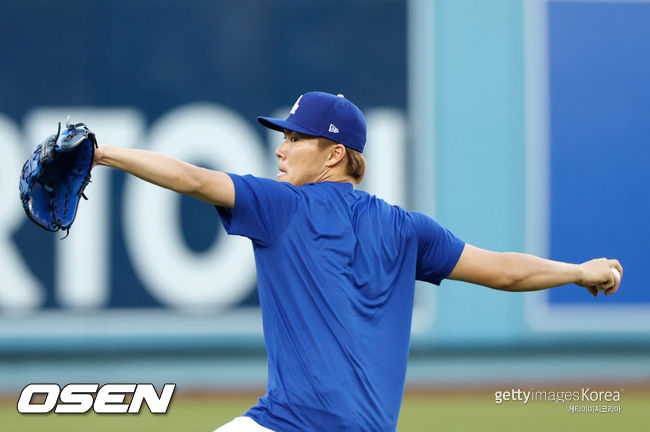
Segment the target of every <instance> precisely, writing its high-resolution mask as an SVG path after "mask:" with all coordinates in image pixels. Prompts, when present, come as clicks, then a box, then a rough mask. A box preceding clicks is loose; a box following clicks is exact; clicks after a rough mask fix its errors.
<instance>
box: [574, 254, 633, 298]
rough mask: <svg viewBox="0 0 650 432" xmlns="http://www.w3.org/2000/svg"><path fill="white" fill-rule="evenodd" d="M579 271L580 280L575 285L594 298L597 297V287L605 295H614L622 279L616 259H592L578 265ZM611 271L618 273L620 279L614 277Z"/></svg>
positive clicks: (620, 267)
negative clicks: (580, 271)
mask: <svg viewBox="0 0 650 432" xmlns="http://www.w3.org/2000/svg"><path fill="white" fill-rule="evenodd" d="M580 269H581V270H582V278H581V280H580V281H578V282H576V285H579V286H582V287H585V288H587V290H588V291H589V292H590V293H591V294H592V295H593V296H594V297H597V296H598V292H599V290H598V288H599V287H600V290H601V291H602V292H604V294H605V295H611V294H614V293H615V292H616V291H618V287H619V286H620V284H621V279H622V278H623V267H622V266H621V263H619V262H618V260H617V259H607V258H598V259H593V260H591V261H586V262H584V263H582V264H580ZM612 269H616V270H617V271H618V274H619V275H620V278H617V277H616V276H615V275H614V272H613V271H612Z"/></svg>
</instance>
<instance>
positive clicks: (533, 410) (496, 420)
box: [0, 389, 650, 432]
mask: <svg viewBox="0 0 650 432" xmlns="http://www.w3.org/2000/svg"><path fill="white" fill-rule="evenodd" d="M255 400H256V397H255V396H253V395H250V396H245V395H233V396H228V395H183V394H180V395H178V396H175V398H174V399H173V401H172V404H171V406H170V409H169V412H168V413H167V414H166V415H152V414H149V413H148V411H147V410H146V408H143V413H141V414H139V415H111V414H104V415H97V414H86V415H54V414H48V415H20V414H18V413H17V412H16V401H15V400H12V399H11V398H4V399H2V403H1V404H0V419H1V420H2V424H1V425H0V430H3V431H20V432H28V431H34V432H36V431H39V432H40V431H49V432H59V431H61V432H63V431H65V432H81V431H84V432H85V431H90V430H92V431H94V432H104V431H106V432H115V431H136V432H146V431H151V432H164V431H183V432H190V431H203V432H210V431H212V430H214V429H215V428H216V427H217V426H219V425H221V424H223V423H225V422H227V421H228V420H230V419H232V418H233V417H235V416H237V415H239V414H240V413H242V412H243V411H244V410H246V408H247V407H249V406H250V405H251V404H253V403H254V402H255ZM590 405H591V406H593V405H594V404H590ZM614 405H617V406H619V407H620V409H621V411H620V413H613V412H610V413H595V412H584V413H582V412H571V411H570V405H569V404H556V403H553V402H548V401H535V402H529V403H528V404H523V403H521V402H513V401H509V402H507V403H502V404H501V405H497V404H496V403H495V399H494V393H493V392H490V391H488V390H485V391H479V390H476V391H471V392H469V393H468V392H451V393H435V394H431V393H428V394H427V393H409V394H407V396H406V398H405V400H404V404H403V407H402V411H401V415H400V420H399V424H398V431H400V432H428V431H448V432H456V431H458V432H460V431H468V432H474V431H487V432H489V431H499V432H508V431H513V432H514V431H517V432H519V431H527V432H537V431H539V432H541V431H572V432H579V431H589V432H597V431H607V432H611V431H621V430H625V431H646V430H650V411H649V408H650V390H648V389H643V390H629V391H627V392H625V393H624V394H623V395H622V396H621V401H620V402H618V403H616V404H614Z"/></svg>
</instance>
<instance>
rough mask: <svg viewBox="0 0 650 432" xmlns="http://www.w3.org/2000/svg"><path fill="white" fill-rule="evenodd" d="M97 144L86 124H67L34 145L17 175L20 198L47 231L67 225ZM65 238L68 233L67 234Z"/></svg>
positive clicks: (39, 224) (33, 219)
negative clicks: (62, 129) (18, 175)
mask: <svg viewBox="0 0 650 432" xmlns="http://www.w3.org/2000/svg"><path fill="white" fill-rule="evenodd" d="M95 147H97V140H96V138H95V134H94V133H92V132H91V131H90V130H89V129H88V128H87V127H86V125H85V124H83V123H77V124H70V121H69V119H68V121H67V122H66V129H65V130H64V131H63V132H61V123H59V129H58V131H57V133H56V135H52V136H49V137H47V138H46V139H45V140H44V141H43V142H42V143H41V144H39V145H37V146H36V148H35V149H34V151H33V152H32V154H31V156H30V157H29V159H27V162H25V165H24V166H23V171H22V173H21V175H20V199H21V200H22V202H23V208H24V209H25V213H27V216H29V218H30V219H31V220H32V221H33V222H34V223H35V224H36V225H38V226H40V227H42V228H45V229H46V230H48V231H58V230H63V231H66V232H67V233H69V232H70V227H71V226H72V223H73V222H74V219H75V216H76V214H77V206H78V205H79V198H80V197H83V198H84V199H88V198H86V196H85V195H84V193H83V191H84V189H85V188H86V186H87V185H88V183H89V182H90V170H91V168H92V163H93V157H94V154H95ZM66 237H67V234H66Z"/></svg>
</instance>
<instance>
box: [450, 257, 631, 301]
mask: <svg viewBox="0 0 650 432" xmlns="http://www.w3.org/2000/svg"><path fill="white" fill-rule="evenodd" d="M611 268H615V269H617V270H618V272H619V274H620V275H621V276H622V275H623V267H621V264H620V263H619V262H618V260H615V259H606V258H600V259H594V260H591V261H587V262H584V263H582V264H567V263H563V262H558V261H551V260H547V259H544V258H539V257H536V256H533V255H528V254H521V253H515V252H492V251H488V250H484V249H480V248H477V247H475V246H472V245H469V244H467V245H465V248H464V249H463V252H462V254H461V256H460V258H459V260H458V263H456V266H455V267H454V269H453V270H452V272H451V273H450V274H449V276H448V277H447V278H448V279H454V280H461V281H465V282H470V283H474V284H479V285H484V286H487V287H490V288H494V289H499V290H504V291H535V290H541V289H545V288H551V287H556V286H560V285H566V284H570V283H575V284H577V285H579V286H582V287H585V288H587V289H588V290H589V292H591V293H592V294H593V295H594V296H596V295H597V294H598V289H597V287H598V286H602V287H603V288H605V289H606V291H605V294H606V295H610V294H614V293H615V292H616V291H617V290H618V286H619V284H620V279H618V280H617V279H616V278H615V277H614V275H613V273H612V271H611V270H610V269H611Z"/></svg>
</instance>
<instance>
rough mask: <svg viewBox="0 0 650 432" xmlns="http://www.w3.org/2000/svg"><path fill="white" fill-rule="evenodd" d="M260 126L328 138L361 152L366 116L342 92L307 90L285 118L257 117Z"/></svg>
mask: <svg viewBox="0 0 650 432" xmlns="http://www.w3.org/2000/svg"><path fill="white" fill-rule="evenodd" d="M257 121H259V122H260V123H261V124H262V125H263V126H266V127H267V128H270V129H273V130H277V131H280V132H283V131H284V130H285V129H288V130H290V131H295V132H299V133H303V134H305V135H312V136H318V137H323V138H328V139H331V140H332V141H334V142H337V143H340V144H343V145H344V146H346V147H349V148H351V149H354V150H357V151H359V152H362V153H363V148H364V147H365V146H366V119H365V118H364V117H363V114H362V113H361V110H360V109H359V108H357V106H356V105H355V104H353V103H352V102H350V101H349V100H347V99H346V98H345V97H344V96H343V95H342V94H340V95H337V96H335V95H333V94H329V93H323V92H309V93H305V94H303V95H302V96H300V97H299V98H298V100H297V101H296V103H295V104H294V105H293V108H291V111H290V112H289V117H287V119H286V120H280V119H274V118H270V117H257Z"/></svg>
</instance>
